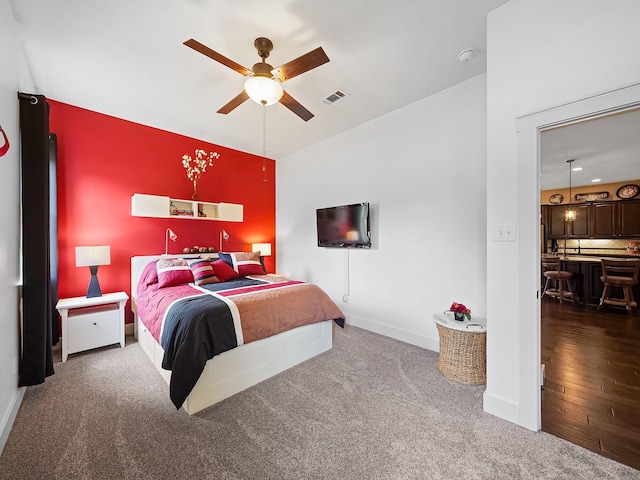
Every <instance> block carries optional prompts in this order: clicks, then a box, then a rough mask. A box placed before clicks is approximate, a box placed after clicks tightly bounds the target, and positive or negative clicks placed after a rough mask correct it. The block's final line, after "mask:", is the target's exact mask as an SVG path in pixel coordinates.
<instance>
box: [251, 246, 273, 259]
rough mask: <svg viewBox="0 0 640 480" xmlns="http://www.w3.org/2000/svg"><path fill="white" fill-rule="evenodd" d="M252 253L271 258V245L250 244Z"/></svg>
mask: <svg viewBox="0 0 640 480" xmlns="http://www.w3.org/2000/svg"><path fill="white" fill-rule="evenodd" d="M251 251H252V252H260V255H261V256H263V257H270V256H271V244H270V243H253V244H251Z"/></svg>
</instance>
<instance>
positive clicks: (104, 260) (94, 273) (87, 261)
mask: <svg viewBox="0 0 640 480" xmlns="http://www.w3.org/2000/svg"><path fill="white" fill-rule="evenodd" d="M98 265H111V249H110V247H109V245H105V246H99V247H76V267H89V271H90V272H91V279H90V281H89V288H88V289H87V298H94V297H101V296H102V292H101V291H100V283H98Z"/></svg>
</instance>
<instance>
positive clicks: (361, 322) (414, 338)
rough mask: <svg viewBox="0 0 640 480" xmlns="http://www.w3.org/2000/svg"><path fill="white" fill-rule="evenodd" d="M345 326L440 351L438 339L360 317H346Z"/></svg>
mask: <svg viewBox="0 0 640 480" xmlns="http://www.w3.org/2000/svg"><path fill="white" fill-rule="evenodd" d="M346 323H347V325H353V326H354V327H359V328H363V329H364V330H369V331H370V332H374V333H379V334H380V335H384V336H385V337H389V338H394V339H396V340H400V341H401V342H404V343H409V344H411V345H415V346H417V347H422V348H426V349H428V350H432V351H434V352H439V351H440V340H439V339H438V338H431V337H425V336H424V335H418V334H416V333H413V332H407V331H405V330H401V329H399V328H394V327H390V326H389V325H383V324H381V323H377V322H372V321H371V320H366V319H364V318H361V317H357V316H354V315H347V319H346Z"/></svg>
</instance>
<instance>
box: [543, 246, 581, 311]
mask: <svg viewBox="0 0 640 480" xmlns="http://www.w3.org/2000/svg"><path fill="white" fill-rule="evenodd" d="M541 262H542V275H544V277H545V278H546V281H545V282H544V287H543V288H542V296H541V298H542V297H544V296H545V295H548V296H550V297H554V298H557V299H558V300H560V303H562V301H563V300H566V299H571V301H573V302H576V295H575V294H574V293H573V288H572V286H571V283H572V281H573V273H571V272H567V271H565V270H560V258H559V257H542V260H541ZM552 283H553V285H551V284H552ZM551 286H553V288H549V287H551Z"/></svg>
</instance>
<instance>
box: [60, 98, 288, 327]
mask: <svg viewBox="0 0 640 480" xmlns="http://www.w3.org/2000/svg"><path fill="white" fill-rule="evenodd" d="M48 102H49V104H50V106H51V111H50V131H51V132H52V133H55V134H56V135H57V138H58V168H57V175H58V253H59V266H58V268H59V272H58V273H59V276H58V282H59V293H58V296H59V297H60V298H67V297H77V296H83V295H85V294H86V291H87V286H88V284H89V268H88V267H76V265H75V247H76V246H81V245H110V246H111V265H104V266H101V267H99V268H98V278H99V281H100V287H101V290H102V292H103V293H108V292H115V291H125V292H127V293H128V294H129V295H130V293H131V292H130V290H131V287H130V283H131V280H130V275H131V273H130V272H131V260H130V258H131V257H132V256H135V255H155V254H161V253H164V250H165V232H166V229H167V228H171V229H172V230H173V231H174V232H175V233H176V234H177V235H178V239H177V241H176V242H175V243H173V242H171V241H169V253H181V252H182V249H183V248H184V247H187V246H189V247H191V246H194V245H198V246H213V247H215V248H216V249H217V248H218V245H219V242H220V230H221V229H225V230H226V231H227V232H228V233H229V235H230V238H229V240H228V241H227V242H224V246H223V250H226V251H250V250H251V244H252V243H263V242H270V243H271V244H272V256H271V257H266V258H265V264H266V267H267V271H269V272H273V271H275V260H276V259H275V250H276V245H275V162H274V161H273V160H267V161H266V168H267V172H266V173H267V178H268V179H269V180H268V181H267V182H264V181H263V172H262V166H263V158H262V157H260V156H257V155H252V154H248V153H244V152H240V151H237V150H233V149H230V148H225V147H223V146H220V145H215V144H211V143H208V142H204V141H201V140H197V139H195V138H190V137H185V136H183V135H178V134H175V133H171V132H167V131H164V130H159V129H157V128H152V127H148V126H145V125H140V124H137V123H133V122H129V121H126V120H122V119H119V118H115V117H111V116H108V115H103V114H100V113H96V112H92V111H90V110H86V109H83V108H79V107H75V106H72V105H68V104H64V103H61V102H57V101H54V100H48ZM196 148H198V149H203V150H205V151H206V152H210V151H212V152H218V153H219V154H220V158H219V159H218V160H217V161H215V166H214V167H208V169H207V171H206V172H205V173H204V174H203V175H202V178H201V180H200V182H199V183H198V195H199V198H200V200H202V201H205V202H227V203H240V204H243V205H244V221H243V222H242V223H236V222H220V221H209V220H206V221H205V220H195V219H162V218H144V217H132V216H131V196H132V195H133V194H134V193H147V194H154V195H167V196H169V197H172V198H183V199H189V198H191V195H192V193H193V185H192V184H191V182H190V181H189V179H188V178H187V176H186V173H185V169H184V167H183V166H182V156H183V155H184V154H185V153H186V154H190V155H191V156H192V157H193V156H194V150H195V149H196ZM132 321H133V317H132V314H131V310H130V304H127V323H130V322H132Z"/></svg>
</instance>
